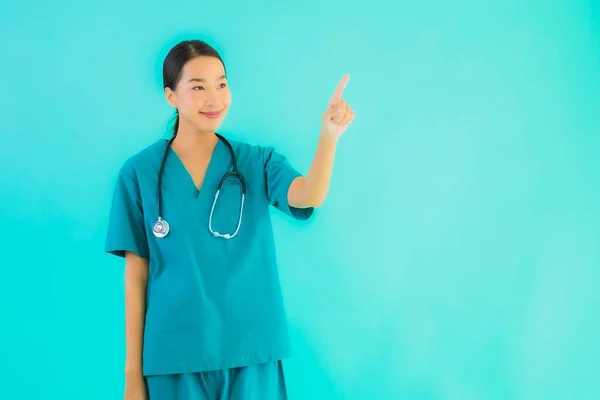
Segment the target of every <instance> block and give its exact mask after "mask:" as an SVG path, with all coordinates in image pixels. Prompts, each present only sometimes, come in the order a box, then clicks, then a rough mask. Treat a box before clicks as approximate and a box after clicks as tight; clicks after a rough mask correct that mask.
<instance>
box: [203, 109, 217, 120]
mask: <svg viewBox="0 0 600 400" xmlns="http://www.w3.org/2000/svg"><path fill="white" fill-rule="evenodd" d="M200 114H202V115H204V116H205V117H206V118H210V119H215V118H219V116H220V115H221V111H211V112H201V113H200Z"/></svg>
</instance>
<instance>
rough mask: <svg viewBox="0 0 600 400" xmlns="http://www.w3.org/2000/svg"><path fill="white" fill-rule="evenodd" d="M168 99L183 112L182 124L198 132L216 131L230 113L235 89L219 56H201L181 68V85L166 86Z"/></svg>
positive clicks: (181, 116)
mask: <svg viewBox="0 0 600 400" xmlns="http://www.w3.org/2000/svg"><path fill="white" fill-rule="evenodd" d="M165 95H166V97H167V102H168V103H169V104H170V105H171V106H173V107H175V108H177V110H178V111H179V120H180V121H179V124H180V126H181V125H182V124H186V125H190V126H191V127H193V128H194V129H195V130H197V131H201V132H214V131H216V130H217V129H218V127H219V125H220V124H221V122H223V119H224V118H225V115H226V114H227V110H228V109H229V105H230V103H231V92H230V91H229V86H228V85H227V78H226V77H225V68H224V67H223V64H222V63H221V60H219V59H218V58H216V57H209V56H198V57H195V58H193V59H191V60H190V61H188V62H187V63H186V64H185V66H184V67H183V70H182V71H181V78H180V80H179V82H178V83H177V88H176V90H175V91H172V90H171V89H170V88H166V89H165Z"/></svg>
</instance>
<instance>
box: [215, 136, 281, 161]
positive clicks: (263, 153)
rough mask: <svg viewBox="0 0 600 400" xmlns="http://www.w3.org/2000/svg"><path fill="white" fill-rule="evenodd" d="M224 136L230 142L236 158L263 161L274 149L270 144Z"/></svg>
mask: <svg viewBox="0 0 600 400" xmlns="http://www.w3.org/2000/svg"><path fill="white" fill-rule="evenodd" d="M225 138H226V139H227V141H228V142H229V143H230V144H231V147H232V148H233V150H234V151H235V153H236V156H237V157H238V159H246V160H248V161H253V162H257V161H261V162H263V163H264V161H265V160H266V159H267V158H268V157H269V155H270V153H271V152H273V151H274V150H275V149H274V148H273V147H272V146H270V145H268V144H265V143H255V142H252V141H247V140H243V139H238V138H228V137H225Z"/></svg>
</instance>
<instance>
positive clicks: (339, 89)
mask: <svg viewBox="0 0 600 400" xmlns="http://www.w3.org/2000/svg"><path fill="white" fill-rule="evenodd" d="M349 80H350V75H348V74H346V75H344V77H343V78H342V80H341V81H340V83H338V85H337V87H336V88H335V92H334V93H333V96H332V97H331V101H330V103H333V102H335V101H338V100H340V99H341V98H342V93H344V89H345V88H346V85H347V84H348V81H349Z"/></svg>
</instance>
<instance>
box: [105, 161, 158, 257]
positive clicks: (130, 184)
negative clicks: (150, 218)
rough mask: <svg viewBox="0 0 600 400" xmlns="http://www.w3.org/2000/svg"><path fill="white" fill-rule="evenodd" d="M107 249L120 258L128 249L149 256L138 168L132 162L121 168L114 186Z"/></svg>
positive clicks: (142, 255) (141, 255)
mask: <svg viewBox="0 0 600 400" xmlns="http://www.w3.org/2000/svg"><path fill="white" fill-rule="evenodd" d="M105 251H106V252H107V253H109V254H113V255H116V256H119V257H125V253H126V252H128V251H129V252H133V253H136V254H137V255H139V256H140V257H142V258H149V251H148V241H147V237H146V232H145V229H144V214H143V211H142V200H141V196H140V190H139V185H138V181H137V179H136V175H135V170H134V168H133V166H132V165H131V164H130V163H125V165H124V166H123V168H121V171H120V172H119V175H118V178H117V183H116V185H115V189H114V193H113V199H112V206H111V209H110V216H109V220H108V231H107V235H106V243H105Z"/></svg>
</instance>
